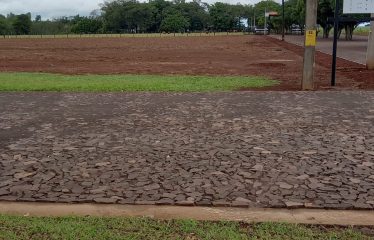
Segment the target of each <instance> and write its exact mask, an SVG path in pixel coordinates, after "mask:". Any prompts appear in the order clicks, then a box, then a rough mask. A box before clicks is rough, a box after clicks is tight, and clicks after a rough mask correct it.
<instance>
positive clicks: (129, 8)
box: [0, 0, 367, 37]
mask: <svg viewBox="0 0 374 240" xmlns="http://www.w3.org/2000/svg"><path fill="white" fill-rule="evenodd" d="M318 1H319V8H318V24H320V25H321V27H322V28H323V29H324V36H325V37H328V33H329V32H330V30H331V28H332V24H331V21H329V19H331V18H332V17H333V15H334V9H335V0H318ZM281 9H282V8H281V5H280V4H279V3H278V2H276V1H274V0H264V1H260V2H258V3H257V4H254V5H243V4H228V3H222V2H216V3H214V4H208V3H205V2H202V1H201V0H192V1H191V2H186V1H185V0H173V1H166V0H149V1H148V2H139V1H137V0H110V1H105V2H104V3H103V4H101V5H100V9H96V10H93V11H92V13H91V15H90V16H79V15H77V16H69V17H67V16H62V17H58V18H55V19H47V20H43V18H42V16H40V15H37V16H35V18H34V20H33V21H32V20H31V14H30V13H26V14H20V15H14V14H12V13H10V14H8V15H7V16H2V15H0V34H68V33H77V34H83V33H142V32H147V33H152V32H163V31H165V32H185V31H189V32H194V31H241V30H243V29H245V28H246V27H248V26H253V25H254V24H255V25H256V26H261V27H263V26H264V24H265V12H278V15H279V16H274V17H271V19H269V21H267V24H268V26H267V27H269V28H270V29H272V30H273V31H276V32H279V31H280V30H281V28H282V17H281ZM346 17H347V16H346ZM348 17H349V18H353V19H361V18H363V17H367V16H366V15H362V14H361V15H350V16H348ZM304 22H305V0H286V1H285V23H286V25H285V28H286V30H290V29H291V28H292V27H293V26H295V25H297V26H298V27H300V28H301V29H302V28H303V27H304ZM357 22H359V21H357ZM355 26H356V25H354V26H352V27H353V28H354V27H355Z"/></svg>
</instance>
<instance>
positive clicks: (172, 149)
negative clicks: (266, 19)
mask: <svg viewBox="0 0 374 240" xmlns="http://www.w3.org/2000/svg"><path fill="white" fill-rule="evenodd" d="M0 112H1V115H0V200H5V201H15V200H17V201H47V202H69V203H70V202H99V203H121V204H175V205H201V206H206V205H214V206H237V207H247V206H256V207H286V206H287V207H309V208H333V209H350V208H354V209H374V129H373V126H374V92H370V91H367V92H359V91H357V92H355V91H352V92H338V91H332V92H329V91H325V92H233V93H184V94H182V93H165V94H163V93H131V94H130V93H113V94H93V93H92V94H91V93H86V94H62V93H0Z"/></svg>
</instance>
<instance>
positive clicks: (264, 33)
mask: <svg viewBox="0 0 374 240" xmlns="http://www.w3.org/2000/svg"><path fill="white" fill-rule="evenodd" d="M266 11H267V10H266V8H265V23H264V24H265V26H264V35H266V26H267V19H266Z"/></svg>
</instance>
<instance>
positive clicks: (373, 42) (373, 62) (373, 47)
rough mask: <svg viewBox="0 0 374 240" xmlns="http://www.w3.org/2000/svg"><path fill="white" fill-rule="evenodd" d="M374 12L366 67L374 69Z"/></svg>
mask: <svg viewBox="0 0 374 240" xmlns="http://www.w3.org/2000/svg"><path fill="white" fill-rule="evenodd" d="M373 18H374V13H372V14H371V21H370V33H369V42H368V50H367V55H366V67H367V68H368V69H370V70H374V20H373Z"/></svg>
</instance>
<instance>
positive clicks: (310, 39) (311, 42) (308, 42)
mask: <svg viewBox="0 0 374 240" xmlns="http://www.w3.org/2000/svg"><path fill="white" fill-rule="evenodd" d="M316 44H317V31H316V30H308V31H306V33H305V46H306V47H315V46H316Z"/></svg>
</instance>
